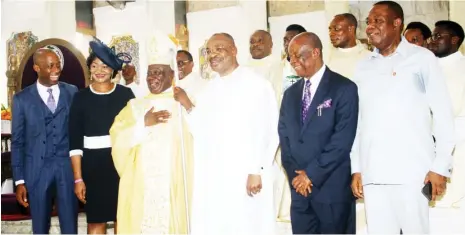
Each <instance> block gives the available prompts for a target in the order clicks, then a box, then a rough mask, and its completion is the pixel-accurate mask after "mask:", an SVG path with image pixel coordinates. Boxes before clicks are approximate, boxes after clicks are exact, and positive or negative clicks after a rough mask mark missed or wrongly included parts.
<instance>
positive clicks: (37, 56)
mask: <svg viewBox="0 0 465 235" xmlns="http://www.w3.org/2000/svg"><path fill="white" fill-rule="evenodd" d="M51 54H53V55H55V56H56V57H57V58H58V56H57V55H56V54H55V52H53V51H52V50H50V49H45V48H40V49H38V50H37V51H35V52H34V55H33V56H32V60H33V61H34V64H35V65H39V64H40V63H41V62H43V61H44V60H45V58H46V57H47V55H51Z"/></svg>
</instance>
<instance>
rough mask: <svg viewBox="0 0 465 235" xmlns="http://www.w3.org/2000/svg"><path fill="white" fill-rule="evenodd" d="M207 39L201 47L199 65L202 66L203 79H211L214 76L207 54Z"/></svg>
mask: <svg viewBox="0 0 465 235" xmlns="http://www.w3.org/2000/svg"><path fill="white" fill-rule="evenodd" d="M207 42H208V41H207V40H206V41H205V43H204V44H203V45H202V46H201V47H200V49H199V66H200V75H201V76H202V78H203V79H211V78H212V75H213V74H212V73H213V71H212V69H211V67H210V64H209V63H208V56H207V48H206V47H207Z"/></svg>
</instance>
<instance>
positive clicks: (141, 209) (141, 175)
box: [110, 33, 192, 234]
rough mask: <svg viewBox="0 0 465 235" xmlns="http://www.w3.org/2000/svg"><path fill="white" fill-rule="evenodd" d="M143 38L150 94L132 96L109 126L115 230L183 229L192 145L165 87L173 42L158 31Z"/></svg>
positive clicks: (186, 227) (153, 231)
mask: <svg viewBox="0 0 465 235" xmlns="http://www.w3.org/2000/svg"><path fill="white" fill-rule="evenodd" d="M148 42H149V43H148V44H147V47H148V53H147V54H148V56H149V58H148V64H149V66H148V69H147V86H148V88H149V90H150V94H149V95H147V96H145V97H143V98H136V99H132V100H131V101H130V102H129V103H128V104H127V105H126V107H125V108H123V110H122V111H121V112H120V113H119V114H118V116H116V118H115V121H114V123H113V125H112V127H111V130H110V136H111V142H112V147H113V148H112V156H113V162H114V164H115V168H116V170H117V171H118V174H119V176H120V184H119V198H118V215H117V220H118V226H117V231H118V233H122V234H188V233H189V211H190V210H189V202H190V198H191V191H192V183H191V181H192V167H191V166H192V145H191V135H189V132H188V130H187V126H186V125H185V124H184V123H183V121H184V119H183V118H182V115H183V112H181V111H182V109H180V107H179V103H178V102H176V101H175V100H174V99H173V89H172V88H171V87H172V82H173V74H174V72H173V69H172V68H174V66H173V64H174V59H175V54H176V48H175V47H176V46H175V45H174V43H173V42H172V41H170V38H169V37H168V35H163V34H161V33H157V34H155V37H153V38H151V39H150V40H149V41H148ZM170 49H171V50H170Z"/></svg>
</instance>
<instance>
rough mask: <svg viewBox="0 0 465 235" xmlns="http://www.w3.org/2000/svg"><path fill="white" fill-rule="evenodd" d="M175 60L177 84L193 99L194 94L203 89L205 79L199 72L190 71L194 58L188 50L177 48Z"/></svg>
mask: <svg viewBox="0 0 465 235" xmlns="http://www.w3.org/2000/svg"><path fill="white" fill-rule="evenodd" d="M176 62H177V64H178V74H179V82H178V84H177V85H178V86H179V87H181V88H182V89H184V90H185V91H186V93H187V94H188V96H189V98H190V99H191V100H194V101H195V97H196V95H197V94H198V93H199V92H201V91H202V90H203V88H204V87H205V85H206V83H207V80H205V79H203V78H202V77H201V76H200V74H199V73H197V72H193V71H192V69H193V68H194V60H193V59H192V55H191V53H190V52H188V51H185V50H179V51H178V52H177V55H176ZM194 103H195V102H194Z"/></svg>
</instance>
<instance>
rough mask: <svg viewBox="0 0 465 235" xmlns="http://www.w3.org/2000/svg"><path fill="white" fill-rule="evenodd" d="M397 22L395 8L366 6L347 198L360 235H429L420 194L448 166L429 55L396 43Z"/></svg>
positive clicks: (447, 106)
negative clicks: (362, 215)
mask: <svg viewBox="0 0 465 235" xmlns="http://www.w3.org/2000/svg"><path fill="white" fill-rule="evenodd" d="M401 14H402V7H401V6H400V5H399V4H398V3H395V2H381V3H376V4H374V6H373V8H372V9H371V10H370V12H369V14H368V18H367V22H368V26H367V29H366V33H367V35H368V38H369V40H370V41H371V42H372V44H373V46H374V47H376V49H375V51H374V52H373V53H372V54H371V55H370V56H369V57H367V58H366V59H364V60H362V61H361V62H360V63H359V64H358V66H357V68H356V70H355V74H354V78H353V81H354V82H355V83H356V84H357V86H358V90H359V98H360V99H359V100H360V112H359V124H358V128H357V136H356V138H355V141H354V145H353V149H352V152H351V163H352V173H353V174H352V191H353V193H354V195H355V196H357V197H359V198H363V199H364V202H365V212H366V218H367V228H368V233H384V234H395V233H399V231H400V230H402V231H403V233H405V234H409V233H418V234H420V233H421V234H425V233H429V227H430V226H429V206H428V199H427V198H426V197H425V196H424V195H423V194H422V188H423V187H424V185H425V184H426V183H428V182H430V183H431V184H432V199H433V200H435V199H436V198H437V196H438V195H441V194H442V193H443V192H444V191H445V184H446V177H449V176H450V168H451V165H452V151H453V149H454V145H455V141H454V125H453V114H452V107H451V102H450V98H449V95H448V92H447V87H446V83H445V81H444V80H445V78H444V74H443V73H442V70H441V68H440V67H439V64H438V61H437V59H436V58H435V56H434V55H433V53H431V52H430V51H428V50H427V49H425V48H423V47H418V46H416V45H413V44H410V43H409V42H407V40H406V39H405V38H403V37H401V32H402V26H403V19H402V17H400V16H401ZM380 16H382V19H384V21H383V22H382V23H380V22H379V20H378V19H380V18H379V17H380ZM433 133H434V135H435V137H436V143H434V142H433V137H432V136H433Z"/></svg>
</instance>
